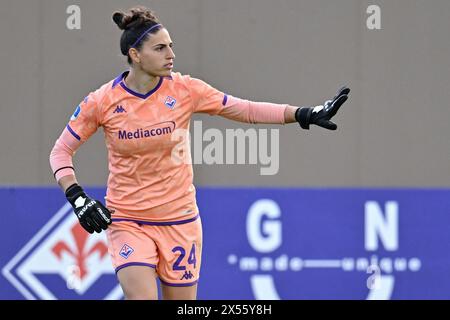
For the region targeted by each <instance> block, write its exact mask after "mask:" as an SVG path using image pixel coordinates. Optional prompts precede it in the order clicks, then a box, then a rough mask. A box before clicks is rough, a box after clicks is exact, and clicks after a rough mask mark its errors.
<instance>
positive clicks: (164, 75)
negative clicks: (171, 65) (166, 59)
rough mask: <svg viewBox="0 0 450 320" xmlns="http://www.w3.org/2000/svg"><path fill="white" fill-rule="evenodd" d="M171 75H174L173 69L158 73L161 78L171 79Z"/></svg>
mask: <svg viewBox="0 0 450 320" xmlns="http://www.w3.org/2000/svg"><path fill="white" fill-rule="evenodd" d="M171 75H172V69H166V68H164V69H162V70H161V71H159V72H158V76H160V77H169V76H171Z"/></svg>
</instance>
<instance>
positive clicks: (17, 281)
mask: <svg viewBox="0 0 450 320" xmlns="http://www.w3.org/2000/svg"><path fill="white" fill-rule="evenodd" d="M2 273H3V275H4V276H5V278H6V279H8V281H9V282H10V283H11V284H12V285H13V286H14V287H15V288H16V289H17V290H18V291H19V292H20V293H21V294H22V295H23V296H24V297H25V298H26V299H28V300H36V299H43V300H56V299H70V300H73V299H121V298H122V297H123V293H122V290H121V289H120V286H119V285H118V284H117V280H116V278H115V274H114V269H113V267H112V264H111V261H110V258H109V255H108V248H107V245H106V235H105V233H104V232H103V233H101V234H92V235H90V234H88V233H87V232H86V231H84V229H83V228H82V227H81V226H80V224H79V223H78V219H77V217H76V216H75V215H74V214H73V210H72V207H71V205H70V204H69V203H67V204H66V205H65V206H63V207H62V208H61V209H60V210H59V211H58V212H57V213H56V214H55V215H54V216H53V217H52V218H51V219H50V220H49V221H48V222H47V224H45V225H44V226H43V227H42V229H41V230H39V231H38V232H37V233H36V234H35V235H34V237H33V238H32V239H31V240H30V241H29V242H28V243H27V244H26V245H25V246H24V247H23V248H22V249H21V250H20V251H19V252H18V253H17V254H16V255H15V256H14V257H13V258H12V259H11V261H9V262H8V263H7V264H6V266H5V267H4V268H3V270H2Z"/></svg>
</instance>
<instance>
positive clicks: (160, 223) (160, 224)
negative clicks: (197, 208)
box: [112, 214, 200, 226]
mask: <svg viewBox="0 0 450 320" xmlns="http://www.w3.org/2000/svg"><path fill="white" fill-rule="evenodd" d="M198 218H200V215H199V214H198V215H196V216H195V217H193V218H190V219H186V220H179V221H161V222H156V221H155V222H153V221H145V220H136V219H121V218H119V219H112V221H113V222H121V221H127V222H136V223H139V224H143V225H148V226H173V225H179V224H186V223H190V222H194V221H195V220H197V219H198Z"/></svg>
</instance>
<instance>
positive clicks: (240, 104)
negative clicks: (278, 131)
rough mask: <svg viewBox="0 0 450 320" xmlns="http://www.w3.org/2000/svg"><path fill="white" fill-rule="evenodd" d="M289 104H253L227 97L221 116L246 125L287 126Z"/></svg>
mask: <svg viewBox="0 0 450 320" xmlns="http://www.w3.org/2000/svg"><path fill="white" fill-rule="evenodd" d="M287 106H288V105H287V104H275V103H267V102H253V101H248V100H243V99H239V98H236V97H233V96H227V99H226V104H225V106H224V108H223V109H222V111H221V112H220V113H219V115H220V116H222V117H224V118H227V119H231V120H235V121H239V122H246V123H266V124H285V118H284V112H285V110H286V108H287Z"/></svg>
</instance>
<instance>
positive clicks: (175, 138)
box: [50, 72, 287, 222]
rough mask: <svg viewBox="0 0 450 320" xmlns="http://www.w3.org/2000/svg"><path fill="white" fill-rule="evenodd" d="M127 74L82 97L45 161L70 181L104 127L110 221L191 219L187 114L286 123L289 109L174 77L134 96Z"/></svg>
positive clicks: (194, 213) (195, 213)
mask: <svg viewBox="0 0 450 320" xmlns="http://www.w3.org/2000/svg"><path fill="white" fill-rule="evenodd" d="M127 73H128V72H125V73H123V74H122V75H121V76H119V77H118V78H116V79H115V80H112V81H110V82H109V83H107V84H105V85H103V86H102V87H101V88H100V89H98V90H97V91H95V92H93V93H91V94H89V95H88V96H87V97H86V98H85V99H84V101H83V102H82V103H81V104H80V105H79V106H78V108H77V110H76V111H75V113H74V114H73V116H72V117H71V119H70V122H69V124H68V125H67V127H66V129H65V130H64V131H63V133H62V134H61V136H60V138H59V139H58V140H57V142H56V144H55V147H54V148H53V150H52V152H51V155H50V164H51V167H52V169H53V172H54V175H55V178H56V179H57V180H59V179H61V178H62V177H63V176H66V175H72V174H73V165H72V156H73V154H74V153H75V151H76V149H77V148H78V147H79V146H80V145H81V144H82V143H83V142H85V141H86V140H88V139H89V137H90V136H91V135H92V134H94V133H95V132H96V131H97V128H98V127H103V130H104V133H105V140H106V146H107V149H108V160H109V161H108V163H109V172H110V174H109V178H108V189H107V194H106V198H105V199H106V205H107V206H108V207H109V208H110V209H114V210H115V213H114V216H113V220H120V219H128V220H138V221H151V222H174V221H189V220H194V219H196V217H197V216H198V209H197V205H196V200H195V188H194V186H193V184H192V183H193V172H192V165H191V164H190V150H189V148H190V147H189V144H188V143H187V144H184V145H183V143H182V141H183V140H184V141H185V142H189V141H188V139H186V133H188V131H189V123H190V119H191V117H192V114H193V113H196V112H200V113H201V112H203V113H209V114H211V115H215V114H220V115H221V116H223V117H225V118H228V119H232V120H236V121H241V122H247V123H280V124H283V123H284V121H285V116H284V112H285V109H286V107H287V105H278V104H271V103H266V102H252V101H248V100H242V99H239V98H235V97H232V96H227V95H225V94H224V93H222V92H220V91H218V90H216V89H214V88H213V87H211V86H210V85H208V84H206V83H205V82H203V81H201V80H198V79H195V78H191V77H190V76H182V75H181V74H179V73H172V76H171V77H165V78H161V79H160V81H159V83H158V85H157V86H156V87H155V88H154V89H153V90H152V91H150V92H149V93H147V94H145V95H143V94H139V93H137V92H134V91H132V90H130V89H129V88H127V87H126V85H125V83H124V81H123V79H124V78H125V77H126V75H127ZM183 138H184V139H183ZM183 151H187V153H183ZM174 154H175V155H176V156H175V157H174V156H173V155H174ZM180 156H181V158H180ZM183 156H184V158H183ZM183 160H184V161H183Z"/></svg>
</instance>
